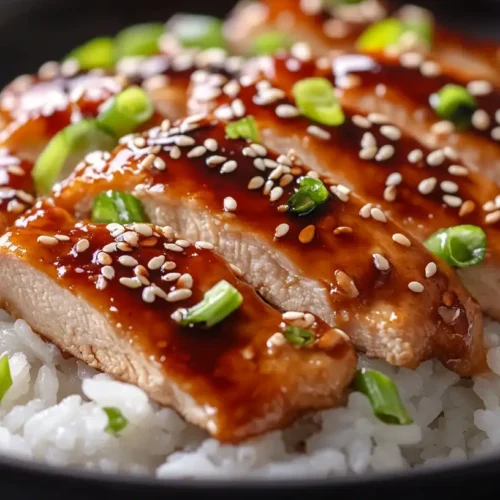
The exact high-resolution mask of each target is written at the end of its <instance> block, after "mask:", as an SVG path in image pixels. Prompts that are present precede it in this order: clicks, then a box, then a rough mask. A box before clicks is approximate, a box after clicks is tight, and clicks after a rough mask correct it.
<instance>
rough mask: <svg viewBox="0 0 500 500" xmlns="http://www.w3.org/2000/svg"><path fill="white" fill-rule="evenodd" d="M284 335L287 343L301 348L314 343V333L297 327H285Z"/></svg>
mask: <svg viewBox="0 0 500 500" xmlns="http://www.w3.org/2000/svg"><path fill="white" fill-rule="evenodd" d="M284 335H285V338H286V339H287V340H288V342H291V343H292V344H295V345H298V346H301V347H303V346H308V345H311V344H313V343H314V333H313V332H311V331H310V330H304V329H302V328H298V327H297V326H291V325H287V327H286V328H285V333H284Z"/></svg>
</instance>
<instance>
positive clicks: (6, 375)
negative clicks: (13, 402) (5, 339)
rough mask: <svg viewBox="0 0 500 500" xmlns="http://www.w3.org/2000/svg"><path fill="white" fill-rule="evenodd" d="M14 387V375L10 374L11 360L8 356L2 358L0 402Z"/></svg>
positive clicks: (0, 359)
mask: <svg viewBox="0 0 500 500" xmlns="http://www.w3.org/2000/svg"><path fill="white" fill-rule="evenodd" d="M11 386H12V375H11V373H10V365H9V358H8V356H7V355H5V356H3V357H2V358H0V401H2V399H3V397H4V396H5V393H6V392H7V391H8V390H9V389H10V387H11Z"/></svg>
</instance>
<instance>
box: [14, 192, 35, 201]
mask: <svg viewBox="0 0 500 500" xmlns="http://www.w3.org/2000/svg"><path fill="white" fill-rule="evenodd" d="M16 196H17V197H18V198H19V199H20V200H21V201H24V203H28V204H32V203H34V201H35V198H34V197H33V196H32V195H31V194H29V193H27V192H26V191H23V190H22V189H18V190H17V191H16Z"/></svg>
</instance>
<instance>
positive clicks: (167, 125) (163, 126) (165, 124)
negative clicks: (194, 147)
mask: <svg viewBox="0 0 500 500" xmlns="http://www.w3.org/2000/svg"><path fill="white" fill-rule="evenodd" d="M160 128H161V130H162V132H168V131H169V130H170V120H169V119H168V118H165V119H164V120H163V121H162V122H161V125H160Z"/></svg>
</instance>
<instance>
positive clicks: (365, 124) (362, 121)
mask: <svg viewBox="0 0 500 500" xmlns="http://www.w3.org/2000/svg"><path fill="white" fill-rule="evenodd" d="M352 122H353V123H354V125H356V126H357V127H359V128H370V127H371V126H372V122H371V121H370V120H368V118H365V117H364V116H361V115H354V116H353V117H352Z"/></svg>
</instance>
